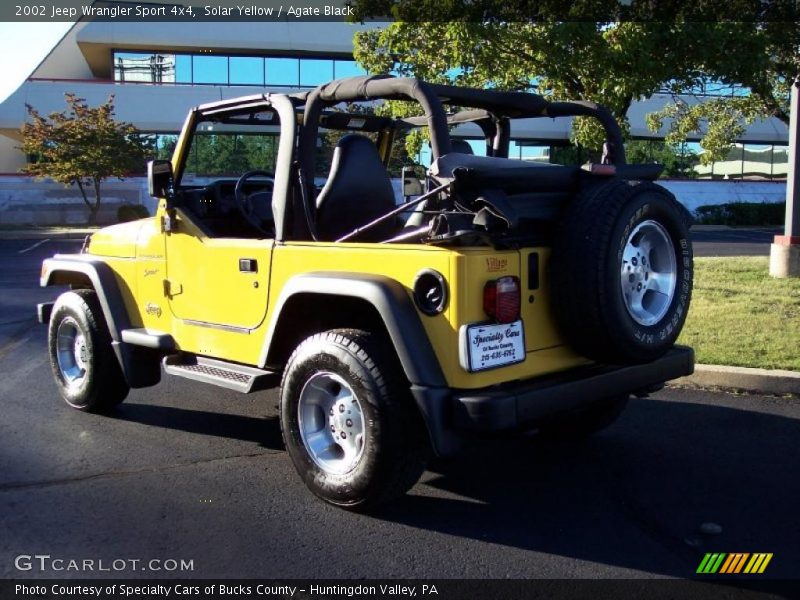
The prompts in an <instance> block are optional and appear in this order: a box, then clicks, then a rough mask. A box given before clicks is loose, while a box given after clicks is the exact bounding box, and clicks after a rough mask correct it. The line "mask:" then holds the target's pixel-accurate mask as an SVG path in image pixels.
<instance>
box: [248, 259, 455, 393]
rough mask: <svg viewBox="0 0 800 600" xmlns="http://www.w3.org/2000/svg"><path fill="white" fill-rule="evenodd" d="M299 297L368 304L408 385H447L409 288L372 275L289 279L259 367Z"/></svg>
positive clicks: (277, 304) (310, 275) (319, 274)
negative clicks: (380, 322)
mask: <svg viewBox="0 0 800 600" xmlns="http://www.w3.org/2000/svg"><path fill="white" fill-rule="evenodd" d="M297 294H318V295H323V296H339V297H350V298H354V299H359V300H364V301H366V302H368V303H369V304H371V305H372V306H373V307H374V308H375V310H376V311H377V312H378V314H379V315H380V317H381V319H382V320H383V323H384V325H385V327H386V330H387V331H388V333H389V337H390V338H391V342H392V345H393V346H394V349H395V352H396V353H397V357H398V359H399V360H400V364H401V365H402V367H403V370H404V371H405V374H406V377H407V378H408V380H409V382H410V383H411V384H412V385H421V386H426V387H445V386H446V385H447V384H446V382H445V378H444V374H443V373H442V370H441V367H440V366H439V361H438V359H437V358H436V354H435V352H434V351H433V346H431V343H430V340H429V339H428V336H427V334H426V332H425V328H424V327H423V325H422V322H421V321H420V318H419V314H418V313H417V310H416V308H414V304H413V301H412V300H411V297H410V296H409V294H408V292H407V291H406V288H405V287H404V286H403V285H402V284H401V283H400V282H398V281H396V280H394V279H391V278H389V277H384V276H381V275H372V274H360V273H336V272H315V273H305V274H303V275H297V276H295V277H292V278H291V279H289V281H287V282H286V285H284V286H283V289H282V290H281V293H280V295H279V296H278V299H277V301H276V302H275V306H274V309H273V310H272V318H271V320H270V322H269V325H268V329H267V334H266V337H265V340H264V346H263V349H262V351H261V356H260V358H259V365H258V366H259V367H262V368H263V367H264V366H265V365H266V364H267V363H268V358H269V357H270V349H271V348H272V347H273V341H274V336H275V331H276V330H277V327H278V323H279V321H280V319H281V314H282V313H283V309H284V307H285V306H286V304H287V303H288V302H289V301H290V299H291V298H292V297H293V296H295V295H297Z"/></svg>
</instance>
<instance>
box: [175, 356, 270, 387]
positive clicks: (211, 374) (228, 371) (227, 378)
mask: <svg viewBox="0 0 800 600" xmlns="http://www.w3.org/2000/svg"><path fill="white" fill-rule="evenodd" d="M163 365H164V370H165V371H166V372H167V373H169V374H170V375H177V376H178V377H185V378H186V379H194V380H195V381H202V382H203V383H210V384H212V385H216V386H219V387H224V388H228V389H229V390H235V391H237V392H241V393H242V394H249V393H250V392H256V391H258V390H266V389H269V388H272V387H275V386H277V385H278V384H279V383H280V374H279V373H276V372H274V371H264V370H262V369H256V368H255V367H248V366H246V365H240V364H237V363H229V362H225V361H222V360H215V359H213V358H205V357H203V356H194V355H192V354H173V355H171V356H166V357H164V361H163Z"/></svg>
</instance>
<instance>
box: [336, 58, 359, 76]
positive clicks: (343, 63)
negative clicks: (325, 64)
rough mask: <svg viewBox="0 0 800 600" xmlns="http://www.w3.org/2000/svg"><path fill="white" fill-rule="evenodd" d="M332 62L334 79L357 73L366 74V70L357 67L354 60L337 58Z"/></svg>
mask: <svg viewBox="0 0 800 600" xmlns="http://www.w3.org/2000/svg"><path fill="white" fill-rule="evenodd" d="M333 64H334V69H335V71H334V73H333V76H334V78H336V79H341V78H342V77H356V76H358V75H366V74H367V72H366V71H365V70H364V69H362V68H361V67H359V66H358V64H357V63H356V61H354V60H337V61H334V63H333Z"/></svg>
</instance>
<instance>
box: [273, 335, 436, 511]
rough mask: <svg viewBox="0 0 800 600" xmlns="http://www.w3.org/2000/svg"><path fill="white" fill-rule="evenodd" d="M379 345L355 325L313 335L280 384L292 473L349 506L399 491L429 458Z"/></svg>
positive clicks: (419, 426)
mask: <svg viewBox="0 0 800 600" xmlns="http://www.w3.org/2000/svg"><path fill="white" fill-rule="evenodd" d="M385 347H386V345H385V344H381V343H380V340H378V339H377V338H376V336H375V335H374V334H371V333H367V332H365V331H360V330H354V329H336V330H332V331H328V332H325V333H320V334H317V335H314V336H312V337H310V338H308V339H306V340H305V341H304V342H302V343H301V344H300V345H299V346H298V347H297V349H296V350H295V351H294V353H293V354H292V356H291V357H290V358H289V361H288V363H287V365H286V369H285V371H284V376H283V381H282V382H281V431H282V433H283V441H284V444H285V445H286V449H287V450H288V452H289V456H290V457H291V459H292V462H293V463H294V466H295V468H296V469H297V472H298V473H299V474H300V476H301V477H302V478H303V480H304V481H305V483H306V485H307V486H308V488H309V489H310V490H311V491H312V492H313V493H314V494H316V495H317V496H318V497H320V498H322V499H323V500H325V501H326V502H329V503H331V504H334V505H336V506H340V507H343V508H346V509H349V510H358V511H364V510H368V509H370V508H372V507H375V506H377V505H379V504H382V503H385V502H387V501H389V500H391V499H394V498H396V497H398V496H400V495H402V494H403V493H405V492H406V491H407V490H408V489H409V488H410V487H411V486H413V485H414V484H415V483H416V482H417V480H418V479H419V477H420V475H422V472H423V471H424V468H425V462H426V459H427V449H428V441H427V434H426V433H425V429H424V425H423V423H422V421H421V417H420V416H419V413H418V412H417V410H416V407H415V406H414V405H413V403H412V400H411V397H410V394H409V391H408V386H407V385H404V381H403V380H402V379H401V378H400V377H399V376H398V372H399V365H397V364H396V359H394V356H393V355H391V354H389V353H388V352H386V351H385Z"/></svg>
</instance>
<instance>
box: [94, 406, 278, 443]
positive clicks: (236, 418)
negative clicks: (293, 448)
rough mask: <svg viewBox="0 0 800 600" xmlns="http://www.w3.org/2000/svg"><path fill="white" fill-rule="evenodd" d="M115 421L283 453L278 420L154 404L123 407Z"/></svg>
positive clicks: (118, 410)
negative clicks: (256, 445)
mask: <svg viewBox="0 0 800 600" xmlns="http://www.w3.org/2000/svg"><path fill="white" fill-rule="evenodd" d="M110 416H111V417H113V418H115V419H119V420H122V421H130V422H133V423H141V424H143V425H152V426H154V427H163V428H167V429H174V430H176V431H186V432H188V433H198V434H202V435H211V436H216V437H222V438H228V439H234V440H241V441H243V442H255V443H256V444H258V445H259V446H261V447H263V448H269V449H271V450H283V449H284V446H283V440H282V439H281V427H280V423H279V421H278V418H277V417H264V418H258V417H250V416H246V415H233V414H225V413H218V412H208V411H202V410H187V409H185V408H177V407H173V406H159V405H154V404H133V403H128V404H122V405H120V406H119V407H118V408H117V409H116V411H115V412H114V413H113V414H112V415H110Z"/></svg>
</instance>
